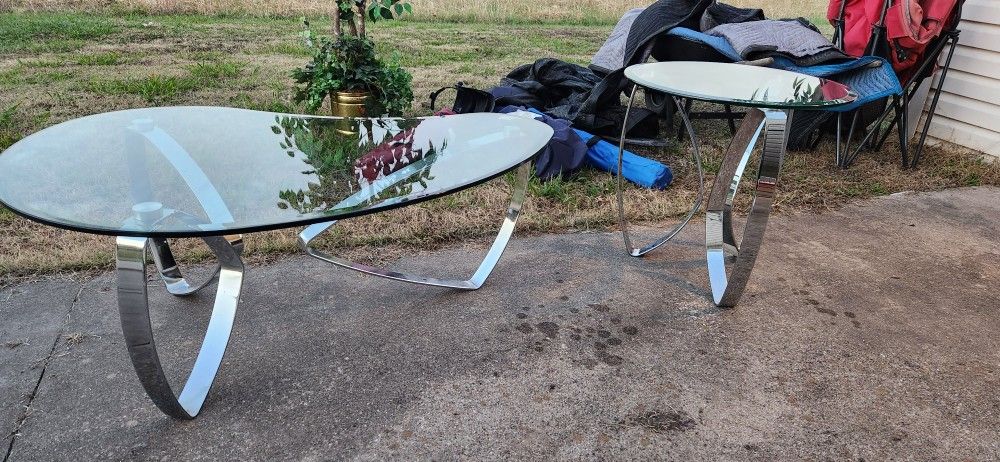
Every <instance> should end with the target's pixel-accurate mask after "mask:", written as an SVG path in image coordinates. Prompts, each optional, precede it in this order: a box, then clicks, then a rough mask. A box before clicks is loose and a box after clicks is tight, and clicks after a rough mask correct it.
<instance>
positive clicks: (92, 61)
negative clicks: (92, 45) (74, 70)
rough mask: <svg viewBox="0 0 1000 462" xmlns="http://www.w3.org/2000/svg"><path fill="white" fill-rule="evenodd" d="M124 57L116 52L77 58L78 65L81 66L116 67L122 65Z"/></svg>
mask: <svg viewBox="0 0 1000 462" xmlns="http://www.w3.org/2000/svg"><path fill="white" fill-rule="evenodd" d="M122 61H123V59H122V55H121V54H119V53H116V52H114V51H109V52H106V53H93V54H85V55H83V56H80V57H79V58H77V60H76V63H77V64H79V65H81V66H114V65H117V64H121V63H122Z"/></svg>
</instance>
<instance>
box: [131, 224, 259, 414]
mask: <svg viewBox="0 0 1000 462" xmlns="http://www.w3.org/2000/svg"><path fill="white" fill-rule="evenodd" d="M149 241H150V240H149V239H146V238H134V237H119V238H118V241H117V278H118V311H119V314H120V316H121V323H122V332H123V333H124V334H125V344H126V346H127V347H128V352H129V356H130V357H131V358H132V365H133V366H134V367H135V372H136V374H137V375H138V376H139V381H140V382H142V386H143V388H145V389H146V394H147V395H149V398H150V399H152V400H153V403H154V404H156V407H158V408H160V410H161V411H163V413H165V414H167V415H168V416H170V417H173V418H175V419H193V418H194V417H195V416H197V415H198V412H199V411H201V407H202V405H203V404H204V403H205V397H206V396H208V391H209V389H210V388H211V387H212V382H213V381H214V380H215V375H216V373H217V372H218V370H219V365H220V364H221V363H222V357H223V355H224V354H225V351H226V345H227V344H228V343H229V334H230V332H231V331H232V328H233V320H234V318H235V316H236V307H237V305H238V304H239V299H240V292H241V290H242V288H243V262H242V260H240V253H239V251H238V250H237V249H236V248H235V247H234V246H233V244H231V243H230V242H229V241H227V240H226V239H225V238H222V237H209V238H205V242H206V243H207V244H208V246H209V247H210V248H211V249H212V251H213V252H214V253H215V255H216V256H217V257H218V258H219V262H220V266H221V270H220V271H219V288H218V292H217V293H216V296H215V308H214V309H213V311H212V317H211V320H210V321H209V323H208V329H207V331H206V332H205V340H204V342H203V343H202V345H201V351H199V353H198V357H197V359H195V363H194V367H193V368H192V369H191V374H190V375H189V376H188V379H187V382H186V383H185V384H184V388H183V389H181V393H180V395H179V396H178V395H175V394H174V392H173V390H172V389H171V387H170V383H169V382H168V381H167V377H166V375H165V374H164V372H163V368H162V367H161V365H160V357H159V355H158V354H157V351H156V343H155V342H154V341H153V328H152V324H151V323H150V320H149V299H148V296H147V290H146V248H147V246H148V245H149Z"/></svg>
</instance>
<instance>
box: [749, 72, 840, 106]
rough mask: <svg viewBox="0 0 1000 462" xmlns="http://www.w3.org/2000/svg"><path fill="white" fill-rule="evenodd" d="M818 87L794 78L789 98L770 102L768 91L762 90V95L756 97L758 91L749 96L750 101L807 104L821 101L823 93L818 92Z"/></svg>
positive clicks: (767, 89) (804, 80) (802, 79)
mask: <svg viewBox="0 0 1000 462" xmlns="http://www.w3.org/2000/svg"><path fill="white" fill-rule="evenodd" d="M818 90H819V87H818V86H816V85H812V84H810V83H809V81H808V80H806V79H804V78H796V79H795V80H794V81H793V82H792V94H791V96H787V97H785V99H784V100H771V99H770V97H771V96H770V94H769V92H770V89H769V88H766V89H764V93H763V94H762V95H759V96H758V94H757V93H758V92H759V91H760V89H759V88H758V89H757V90H754V92H753V94H752V95H750V101H769V102H774V103H808V102H812V101H821V100H822V99H823V93H822V92H820V91H818Z"/></svg>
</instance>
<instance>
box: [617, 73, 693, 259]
mask: <svg viewBox="0 0 1000 462" xmlns="http://www.w3.org/2000/svg"><path fill="white" fill-rule="evenodd" d="M638 87H639V86H638V85H633V86H632V93H631V94H630V95H629V98H628V106H627V107H626V109H625V120H628V117H629V114H630V113H631V112H632V104H633V103H634V101H635V93H636V90H637V89H638ZM673 99H674V104H675V105H676V106H677V112H678V113H680V116H681V120H683V121H684V126H685V127H686V128H687V132H688V136H689V137H690V138H691V159H692V160H693V161H694V164H695V166H696V167H697V168H698V197H697V198H695V201H694V206H692V207H691V210H690V211H689V212H688V213H687V215H686V216H684V219H682V220H681V222H680V223H678V224H677V226H674V227H673V229H671V230H670V231H668V232H667V233H666V234H664V235H663V236H662V237H660V238H659V239H656V240H655V241H653V242H652V243H651V244H649V245H647V246H645V247H641V248H637V247H635V246H633V245H632V237H631V236H630V235H629V232H628V220H627V219H626V218H625V201H624V199H623V197H622V186H623V181H624V179H623V177H622V164H623V159H624V156H625V134H626V130H625V129H626V127H627V124H624V125H623V127H622V136H621V141H620V142H619V145H618V181H617V182H616V189H617V192H618V219H619V221H620V222H621V226H622V236H623V237H624V238H625V248H626V249H627V250H628V252H629V255H631V256H633V257H641V256H643V255H646V254H647V253H649V252H652V251H653V250H654V249H656V248H657V247H659V246H661V245H663V244H665V243H667V241H669V240H671V239H673V238H674V237H675V236H677V234H679V233H680V232H681V230H683V229H684V227H685V226H687V225H688V223H689V222H690V221H691V219H692V218H694V215H695V214H696V213H698V210H699V209H700V208H701V202H702V198H703V197H704V196H705V174H704V172H703V171H702V165H701V154H700V152H699V151H698V138H697V137H696V135H695V133H694V127H693V126H692V125H691V120H690V119H689V118H688V115H687V113H686V112H685V111H684V105H683V104H682V103H681V102H680V100H679V99H678V98H676V97H674V98H673Z"/></svg>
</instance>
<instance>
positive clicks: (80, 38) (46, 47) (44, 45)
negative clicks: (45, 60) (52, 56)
mask: <svg viewBox="0 0 1000 462" xmlns="http://www.w3.org/2000/svg"><path fill="white" fill-rule="evenodd" d="M120 30H121V27H120V26H119V25H118V24H117V23H116V22H115V21H114V20H113V19H112V18H109V17H100V16H91V15H80V14H72V13H62V14H51V13H49V14H35V13H17V14H14V13H5V14H0V54H4V53H14V52H60V51H72V50H76V49H79V48H80V47H82V46H83V45H84V44H85V43H86V41H89V40H96V39H99V38H102V37H106V36H109V35H112V34H116V33H118V32H120Z"/></svg>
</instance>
